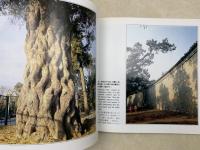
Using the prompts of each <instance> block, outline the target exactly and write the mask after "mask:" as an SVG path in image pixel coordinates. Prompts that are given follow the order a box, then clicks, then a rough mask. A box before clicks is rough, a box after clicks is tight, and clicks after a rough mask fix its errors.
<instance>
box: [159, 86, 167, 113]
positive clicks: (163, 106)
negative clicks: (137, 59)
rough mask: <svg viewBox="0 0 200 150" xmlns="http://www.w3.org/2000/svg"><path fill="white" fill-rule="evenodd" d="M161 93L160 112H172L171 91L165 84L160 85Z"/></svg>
mask: <svg viewBox="0 0 200 150" xmlns="http://www.w3.org/2000/svg"><path fill="white" fill-rule="evenodd" d="M159 93H160V96H159V97H158V99H157V108H159V109H160V110H170V100H169V90H168V88H167V87H166V86H165V85H164V84H161V85H160V88H159Z"/></svg>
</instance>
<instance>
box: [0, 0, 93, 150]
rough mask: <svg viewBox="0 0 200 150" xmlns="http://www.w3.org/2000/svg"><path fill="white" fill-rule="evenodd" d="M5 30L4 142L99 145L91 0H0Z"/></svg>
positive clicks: (0, 82) (0, 91) (0, 107)
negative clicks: (96, 143) (97, 143)
mask: <svg viewBox="0 0 200 150" xmlns="http://www.w3.org/2000/svg"><path fill="white" fill-rule="evenodd" d="M0 33H1V34H0V45H1V47H0V52H1V53H0V149H7V150H9V149H12V150H13V149H20V150H23V149H34V150H37V149H38V150H39V149H60V150H61V149H66V148H67V149H85V148H87V147H89V146H91V145H93V144H94V143H95V142H96V140H97V127H96V95H95V94H96V8H95V6H94V5H93V3H91V2H90V1H88V0H62V1H59V0H58V1H55V0H45V1H40V0H30V1H26V0H18V1H7V0H1V2H0ZM10 144H12V145H10Z"/></svg>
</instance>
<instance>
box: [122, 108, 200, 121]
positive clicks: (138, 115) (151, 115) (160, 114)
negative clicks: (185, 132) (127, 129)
mask: <svg viewBox="0 0 200 150" xmlns="http://www.w3.org/2000/svg"><path fill="white" fill-rule="evenodd" d="M126 116H127V117H126V119H127V120H126V122H127V124H185V125H197V124H198V119H197V117H195V116H188V115H184V114H180V113H177V112H168V111H159V110H150V111H143V112H133V113H127V115H126Z"/></svg>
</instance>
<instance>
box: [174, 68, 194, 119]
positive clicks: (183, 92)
mask: <svg viewBox="0 0 200 150" xmlns="http://www.w3.org/2000/svg"><path fill="white" fill-rule="evenodd" d="M196 71H197V70H196ZM196 73H197V72H196ZM196 80H197V79H196ZM189 85H190V82H189V76H188V75H187V73H186V71H185V70H184V69H183V68H180V69H178V70H177V72H176V74H175V75H174V83H173V89H174V92H175V93H174V100H173V107H174V108H173V109H174V110H175V111H178V112H181V113H186V114H191V115H195V116H197V102H196V98H195V97H194V96H193V92H195V91H193V90H192V88H191V87H190V86H189Z"/></svg>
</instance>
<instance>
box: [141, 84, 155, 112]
mask: <svg viewBox="0 0 200 150" xmlns="http://www.w3.org/2000/svg"><path fill="white" fill-rule="evenodd" d="M144 94H145V99H144V105H145V106H144V107H145V108H147V109H155V108H156V107H157V104H158V103H157V99H156V90H155V86H152V87H150V88H148V89H146V90H145V92H144Z"/></svg>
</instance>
